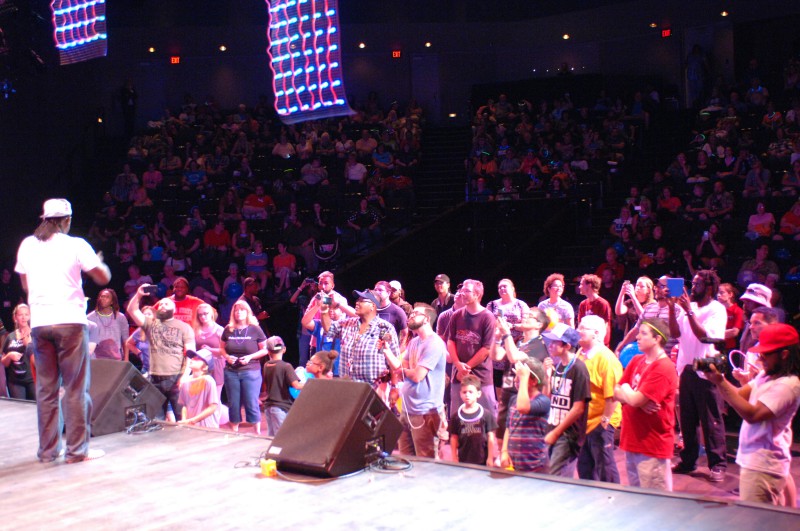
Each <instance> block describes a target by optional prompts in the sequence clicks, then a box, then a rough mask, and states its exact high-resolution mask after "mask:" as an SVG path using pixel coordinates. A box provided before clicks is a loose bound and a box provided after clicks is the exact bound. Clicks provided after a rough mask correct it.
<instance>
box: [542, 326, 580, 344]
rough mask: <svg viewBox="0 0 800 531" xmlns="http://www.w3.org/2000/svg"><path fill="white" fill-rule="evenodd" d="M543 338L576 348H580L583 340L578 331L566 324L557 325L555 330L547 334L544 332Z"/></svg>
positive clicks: (554, 327) (552, 329)
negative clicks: (580, 342)
mask: <svg viewBox="0 0 800 531" xmlns="http://www.w3.org/2000/svg"><path fill="white" fill-rule="evenodd" d="M542 336H543V337H545V338H546V339H550V340H553V341H561V342H562V343H568V344H570V345H572V346H573V347H575V348H578V342H579V341H580V339H581V335H580V334H579V333H578V331H577V330H575V329H574V328H572V327H571V326H567V325H565V324H564V323H556V324H555V326H553V328H551V329H550V330H548V331H547V332H543V333H542Z"/></svg>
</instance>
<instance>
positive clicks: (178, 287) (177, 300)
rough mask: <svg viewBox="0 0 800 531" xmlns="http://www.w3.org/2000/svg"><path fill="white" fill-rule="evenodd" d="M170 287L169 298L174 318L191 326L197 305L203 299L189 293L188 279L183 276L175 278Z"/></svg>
mask: <svg viewBox="0 0 800 531" xmlns="http://www.w3.org/2000/svg"><path fill="white" fill-rule="evenodd" d="M172 289H173V291H172V296H171V297H170V299H171V300H172V302H173V304H174V306H175V319H178V320H179V321H183V322H184V323H186V324H187V325H189V326H192V324H193V323H194V318H195V313H196V312H197V307H198V306H200V305H201V304H203V299H199V298H197V297H195V296H194V295H189V281H188V280H186V278H185V277H178V278H176V279H175V282H174V283H173V284H172Z"/></svg>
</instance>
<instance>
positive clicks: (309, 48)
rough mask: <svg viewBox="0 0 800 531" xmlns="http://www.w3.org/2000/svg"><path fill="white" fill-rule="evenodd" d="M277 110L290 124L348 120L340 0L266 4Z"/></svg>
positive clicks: (283, 0)
mask: <svg viewBox="0 0 800 531" xmlns="http://www.w3.org/2000/svg"><path fill="white" fill-rule="evenodd" d="M267 8H268V9H269V30H268V36H269V48H268V49H267V51H268V53H269V57H270V68H271V69H272V72H273V81H272V89H273V93H274V95H275V110H276V111H277V112H278V115H279V116H280V118H281V121H282V122H284V123H287V124H291V123H296V122H303V121H306V120H316V119H320V118H329V117H332V116H344V115H348V114H352V113H353V111H352V110H351V109H350V106H349V105H348V104H347V97H346V96H345V93H344V84H343V82H342V65H341V50H340V45H339V42H340V38H339V5H338V2H337V0H272V1H270V0H267Z"/></svg>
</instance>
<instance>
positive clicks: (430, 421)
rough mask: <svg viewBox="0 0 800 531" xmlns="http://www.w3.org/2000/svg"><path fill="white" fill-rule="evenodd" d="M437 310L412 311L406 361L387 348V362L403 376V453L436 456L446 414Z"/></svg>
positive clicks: (443, 352)
mask: <svg viewBox="0 0 800 531" xmlns="http://www.w3.org/2000/svg"><path fill="white" fill-rule="evenodd" d="M434 319H436V310H434V309H433V308H432V307H431V306H429V305H427V304H421V303H418V304H417V305H416V306H415V307H414V309H413V310H412V311H411V317H410V318H409V321H408V329H409V330H410V331H412V332H415V336H414V338H413V339H412V340H411V341H409V343H408V348H407V349H406V350H405V353H404V354H403V357H402V359H399V358H397V357H396V356H394V355H393V354H392V352H391V351H390V350H389V349H387V348H384V349H383V353H384V355H385V356H386V362H387V363H388V364H389V366H390V367H391V368H392V370H399V371H400V372H401V373H402V375H403V383H402V384H401V386H400V396H401V397H402V399H403V413H401V415H400V421H401V422H402V423H403V433H402V435H401V436H400V440H399V441H398V443H399V447H400V453H403V454H407V455H417V456H422V457H436V447H437V444H436V437H437V433H438V431H439V428H440V427H441V425H442V416H443V415H444V400H443V397H444V383H445V358H446V357H447V347H446V345H445V344H444V341H442V338H440V337H439V336H438V335H436V333H435V332H434V331H433V328H432V327H431V323H432V322H433V320H434Z"/></svg>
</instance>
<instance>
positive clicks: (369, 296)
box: [353, 289, 381, 308]
mask: <svg viewBox="0 0 800 531" xmlns="http://www.w3.org/2000/svg"><path fill="white" fill-rule="evenodd" d="M353 295H355V296H356V297H358V298H359V299H366V300H368V301H370V302H371V303H372V304H374V305H375V307H376V308H378V307H379V306H380V305H381V304H380V302H378V297H376V296H375V294H374V293H372V290H368V289H365V290H364V291H358V290H353Z"/></svg>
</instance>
